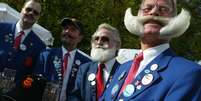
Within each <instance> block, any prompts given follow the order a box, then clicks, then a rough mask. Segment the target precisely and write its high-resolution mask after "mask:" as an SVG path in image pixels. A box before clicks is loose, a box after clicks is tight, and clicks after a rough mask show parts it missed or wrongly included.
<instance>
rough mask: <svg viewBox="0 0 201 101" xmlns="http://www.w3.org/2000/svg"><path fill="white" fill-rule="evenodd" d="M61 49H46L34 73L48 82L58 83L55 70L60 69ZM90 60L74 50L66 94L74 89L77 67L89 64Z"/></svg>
mask: <svg viewBox="0 0 201 101" xmlns="http://www.w3.org/2000/svg"><path fill="white" fill-rule="evenodd" d="M62 54H63V53H62V48H52V49H48V50H46V51H44V52H42V53H41V54H40V57H39V59H38V61H37V65H36V69H35V70H34V73H37V74H43V75H44V77H45V78H47V80H48V81H58V80H59V76H58V72H56V68H60V69H61V68H62ZM90 61H91V59H90V58H89V57H87V56H86V55H83V53H81V51H79V50H76V53H75V57H74V60H73V65H72V66H73V67H72V69H71V74H70V77H69V81H68V84H67V85H68V86H67V93H68V91H71V90H72V89H73V87H74V83H75V78H76V74H77V71H78V69H79V66H80V65H81V64H84V63H87V62H90Z"/></svg>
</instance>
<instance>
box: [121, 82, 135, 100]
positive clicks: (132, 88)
mask: <svg viewBox="0 0 201 101" xmlns="http://www.w3.org/2000/svg"><path fill="white" fill-rule="evenodd" d="M134 91H135V86H134V85H132V84H128V85H127V86H126V88H125V89H124V91H123V95H124V96H125V97H129V96H131V95H132V94H133V93H134Z"/></svg>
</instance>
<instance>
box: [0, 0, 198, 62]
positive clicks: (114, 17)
mask: <svg viewBox="0 0 201 101" xmlns="http://www.w3.org/2000/svg"><path fill="white" fill-rule="evenodd" d="M0 1H1V2H6V3H8V4H9V5H10V6H11V7H13V8H15V9H17V10H18V11H20V10H21V7H22V6H23V2H24V1H25V0H0ZM177 1H178V2H179V3H178V5H179V9H180V8H181V7H184V8H187V9H188V10H189V11H190V12H191V14H192V19H191V26H190V28H189V29H188V30H187V31H186V33H185V34H184V35H183V36H181V37H179V38H175V39H173V40H172V42H171V46H172V47H173V48H174V50H175V51H176V52H177V54H178V55H181V56H184V57H186V58H189V59H192V60H200V59H201V55H200V53H201V27H200V26H201V20H200V18H201V16H200V15H199V14H201V10H200V9H201V7H200V4H201V3H200V0H177ZM140 2H141V0H43V2H42V6H43V13H42V16H41V18H40V20H39V24H40V25H42V26H43V27H45V28H47V29H48V30H50V31H51V32H52V33H53V36H54V37H55V42H54V47H57V46H59V45H60V41H59V40H60V32H61V26H60V20H61V19H62V18H63V17H75V18H77V19H79V20H81V22H82V23H83V24H84V28H85V37H84V39H83V41H82V42H81V43H80V45H79V47H80V49H81V50H83V51H85V52H87V53H89V52H90V47H91V45H90V39H91V35H92V34H93V33H94V32H95V30H96V28H97V26H98V25H99V24H101V23H104V22H105V23H109V24H111V25H112V26H114V27H117V28H118V29H119V31H120V33H121V39H122V48H140V47H139V40H138V37H136V36H134V35H132V34H130V33H129V32H128V31H127V30H126V28H125V26H124V22H123V19H124V13H125V10H126V9H127V8H128V7H131V8H132V9H133V10H132V11H133V15H136V14H137V10H138V8H139V3H140Z"/></svg>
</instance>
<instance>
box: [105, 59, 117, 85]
mask: <svg viewBox="0 0 201 101" xmlns="http://www.w3.org/2000/svg"><path fill="white" fill-rule="evenodd" d="M114 63H115V58H114V59H112V60H109V61H108V62H106V63H104V64H105V68H103V77H104V78H103V79H104V84H106V83H107V80H108V78H109V76H110V72H111V71H112V68H113V65H114Z"/></svg>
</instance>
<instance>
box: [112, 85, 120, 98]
mask: <svg viewBox="0 0 201 101" xmlns="http://www.w3.org/2000/svg"><path fill="white" fill-rule="evenodd" d="M118 90H119V85H118V84H116V85H114V87H113V88H112V91H111V95H114V94H115V93H116V92H117V91H118Z"/></svg>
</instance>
